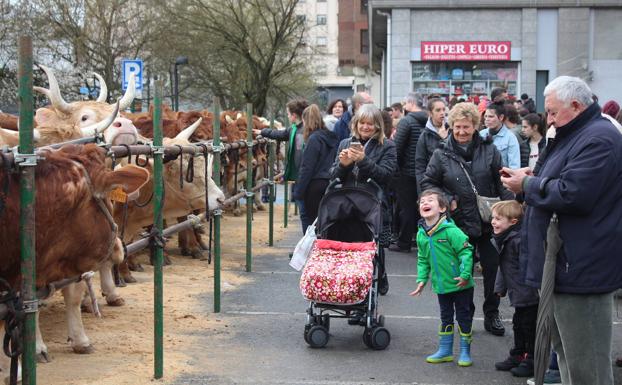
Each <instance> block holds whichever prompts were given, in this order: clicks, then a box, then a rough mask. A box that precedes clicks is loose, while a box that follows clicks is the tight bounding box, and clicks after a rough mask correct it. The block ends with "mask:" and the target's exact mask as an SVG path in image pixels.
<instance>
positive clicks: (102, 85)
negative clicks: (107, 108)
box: [93, 72, 108, 103]
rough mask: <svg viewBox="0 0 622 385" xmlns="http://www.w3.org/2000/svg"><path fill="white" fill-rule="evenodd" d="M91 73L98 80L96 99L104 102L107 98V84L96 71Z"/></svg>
mask: <svg viewBox="0 0 622 385" xmlns="http://www.w3.org/2000/svg"><path fill="white" fill-rule="evenodd" d="M93 75H94V76H95V77H96V78H97V80H99V96H98V97H97V101H98V102H101V103H105V102H106V100H108V86H106V81H105V80H104V78H103V77H101V75H100V74H98V73H96V72H93Z"/></svg>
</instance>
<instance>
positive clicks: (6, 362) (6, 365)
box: [0, 325, 22, 384]
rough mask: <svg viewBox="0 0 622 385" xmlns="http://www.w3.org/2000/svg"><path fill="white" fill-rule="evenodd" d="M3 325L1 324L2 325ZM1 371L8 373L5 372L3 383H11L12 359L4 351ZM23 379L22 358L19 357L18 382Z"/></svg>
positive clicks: (0, 357)
mask: <svg viewBox="0 0 622 385" xmlns="http://www.w3.org/2000/svg"><path fill="white" fill-rule="evenodd" d="M0 326H1V325H0ZM0 372H2V373H6V377H5V376H4V374H3V375H2V378H3V379H2V381H3V382H2V383H3V384H9V382H10V379H11V359H10V358H9V357H7V356H6V355H4V353H2V354H0ZM21 381H22V360H21V358H18V359H17V383H18V384H21Z"/></svg>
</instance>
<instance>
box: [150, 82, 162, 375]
mask: <svg viewBox="0 0 622 385" xmlns="http://www.w3.org/2000/svg"><path fill="white" fill-rule="evenodd" d="M162 87H163V84H162V80H158V81H157V82H156V86H155V88H156V89H155V98H154V100H153V104H154V110H153V146H154V150H155V151H154V152H153V185H154V190H153V191H154V193H153V225H154V226H155V228H156V229H157V231H158V232H160V231H162V222H163V221H162V214H161V212H162V204H163V202H162V194H163V188H164V186H163V183H162V168H163V164H162V155H163V152H162V151H161V150H162V149H161V146H162V110H161V109H162V91H163V90H162ZM152 247H153V246H152ZM153 259H154V261H153V286H154V292H153V294H154V298H153V306H154V310H153V316H154V319H153V326H154V336H153V337H154V346H155V350H154V377H155V378H156V379H159V378H162V377H163V376H164V346H163V334H164V311H163V306H164V304H163V302H164V288H163V284H162V260H163V250H162V247H155V250H154V258H153Z"/></svg>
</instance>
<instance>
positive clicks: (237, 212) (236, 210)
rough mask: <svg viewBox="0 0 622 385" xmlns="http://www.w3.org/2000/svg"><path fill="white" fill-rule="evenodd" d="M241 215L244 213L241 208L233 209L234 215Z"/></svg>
mask: <svg viewBox="0 0 622 385" xmlns="http://www.w3.org/2000/svg"><path fill="white" fill-rule="evenodd" d="M240 215H242V210H240V209H233V216H234V217H239V216H240Z"/></svg>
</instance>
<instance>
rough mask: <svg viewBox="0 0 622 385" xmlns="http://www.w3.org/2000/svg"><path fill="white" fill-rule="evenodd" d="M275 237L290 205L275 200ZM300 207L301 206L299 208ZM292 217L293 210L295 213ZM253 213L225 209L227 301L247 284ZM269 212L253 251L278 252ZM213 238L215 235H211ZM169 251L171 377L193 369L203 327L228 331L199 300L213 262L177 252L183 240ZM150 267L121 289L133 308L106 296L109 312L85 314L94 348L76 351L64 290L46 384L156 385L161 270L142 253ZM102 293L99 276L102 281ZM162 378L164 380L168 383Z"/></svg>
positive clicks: (47, 322)
mask: <svg viewBox="0 0 622 385" xmlns="http://www.w3.org/2000/svg"><path fill="white" fill-rule="evenodd" d="M275 208H276V210H275V224H274V232H275V234H274V242H275V243H276V242H278V241H279V240H280V239H282V237H283V234H284V232H285V231H286V229H283V226H282V224H283V214H282V209H283V206H282V205H280V206H275ZM292 211H293V210H292ZM290 215H291V214H290ZM245 220H246V217H245V216H241V217H233V216H232V215H230V214H225V216H224V217H223V220H222V222H221V223H222V224H221V230H222V231H221V232H222V240H223V241H222V270H223V271H222V275H221V283H222V285H221V288H222V289H221V292H222V297H221V298H222V299H221V300H222V301H223V302H224V301H226V296H227V292H229V291H233V290H236V288H237V287H238V286H240V285H242V284H244V283H245V282H246V280H245V279H244V278H241V277H240V276H239V274H237V272H240V271H243V270H244V263H245V250H246V249H245V239H246V226H245V223H246V222H245ZM267 240H268V212H267V211H263V212H256V213H255V219H254V223H253V255H254V256H255V255H261V254H267V253H270V251H271V250H272V249H271V248H270V247H268V246H267ZM206 241H207V237H206ZM167 250H168V251H169V254H170V255H171V257H172V260H173V265H171V266H166V267H165V268H164V374H165V379H167V380H169V381H170V380H171V379H174V378H175V377H177V376H178V375H180V374H184V373H192V372H193V370H198V369H200V368H193V367H191V366H189V364H188V362H189V360H190V357H189V356H188V355H187V354H186V353H185V352H186V351H187V349H186V347H188V346H190V345H191V344H193V342H196V341H195V338H194V337H193V333H192V332H193V331H195V330H210V329H211V330H212V331H214V332H217V333H218V332H219V331H222V332H226V328H227V326H228V325H226V323H225V322H222V321H221V319H220V318H219V316H218V314H216V313H213V312H211V310H212V309H208V310H209V311H206V307H205V305H204V304H199V302H198V301H199V295H200V294H203V295H205V294H206V293H207V295H210V296H211V295H212V293H213V285H214V283H213V277H214V270H213V265H208V264H207V261H199V260H196V259H195V260H193V259H190V258H189V257H182V256H179V255H175V254H174V253H177V252H178V251H179V250H178V249H177V240H176V239H175V238H174V239H171V241H169V243H168V246H167ZM141 259H142V262H143V266H144V267H145V272H142V273H133V274H134V277H135V278H136V279H137V280H138V283H134V284H129V285H128V286H127V287H125V288H121V289H120V291H119V292H120V294H121V295H122V296H123V298H124V299H125V301H126V304H125V306H122V307H110V306H107V305H106V302H105V300H104V299H103V298H100V299H99V303H100V309H101V312H102V316H103V317H102V318H101V319H97V318H95V317H94V316H93V315H91V314H83V322H84V326H85V329H86V333H87V335H88V337H89V338H90V340H91V344H92V345H93V347H94V348H95V351H94V353H93V354H90V355H77V354H74V353H73V351H72V350H71V347H70V346H69V343H68V342H67V324H66V320H65V315H64V314H65V313H64V309H65V307H64V304H63V302H62V295H60V294H57V295H56V296H55V297H54V298H53V299H52V300H51V301H49V303H48V304H47V306H46V307H45V308H43V309H42V311H41V316H40V317H41V329H42V334H43V338H44V340H45V342H46V344H47V346H48V351H49V354H50V356H51V358H52V362H50V363H46V364H38V365H37V379H38V383H40V384H50V385H53V384H76V385H78V384H79V385H84V384H98V385H113V384H114V385H121V384H133V385H134V384H150V383H154V382H160V381H154V380H153V268H152V266H150V265H149V264H148V263H145V262H147V260H148V257H147V255H146V254H143V255H141ZM96 285H97V286H96V292H98V293H99V292H100V290H99V282H97V283H96ZM165 382H166V380H165V381H162V383H165Z"/></svg>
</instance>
